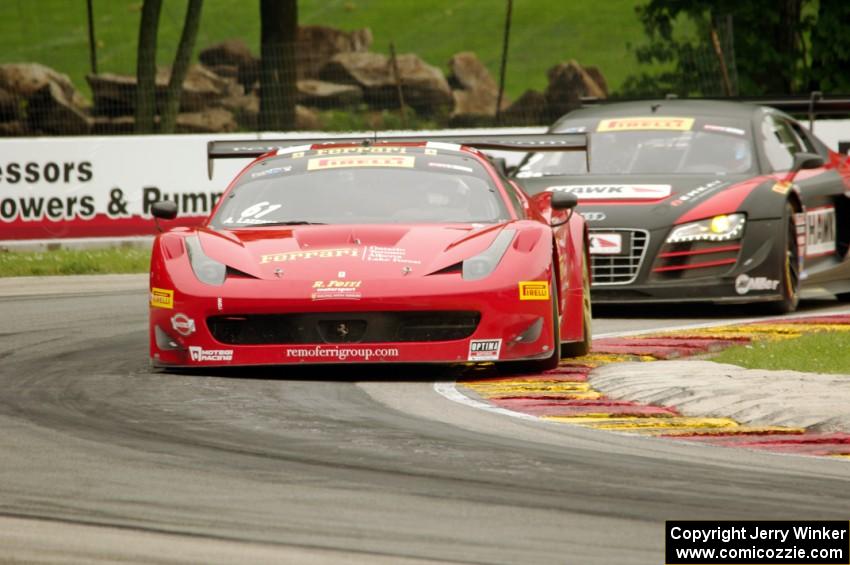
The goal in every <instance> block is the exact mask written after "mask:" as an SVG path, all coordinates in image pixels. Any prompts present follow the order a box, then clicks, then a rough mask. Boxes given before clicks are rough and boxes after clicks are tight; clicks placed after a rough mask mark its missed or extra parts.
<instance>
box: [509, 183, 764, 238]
mask: <svg viewBox="0 0 850 565" xmlns="http://www.w3.org/2000/svg"><path fill="white" fill-rule="evenodd" d="M757 178H758V180H757V182H756V183H755V184H760V183H761V182H763V179H761V178H760V177H757ZM752 180H753V177H752V176H747V175H698V174H693V175H691V174H688V175H628V176H624V175H582V176H559V177H541V178H528V179H522V184H523V186H524V187H525V188H526V190H527V191H528V192H529V193H531V194H534V193H538V192H542V191H554V190H563V191H566V192H572V193H574V194H576V195H577V196H578V199H579V207H578V211H579V212H580V213H582V214H583V215H584V216H585V218H586V219H587V221H588V225H589V227H590V228H594V227H603V226H612V227H613V226H615V225H616V226H622V227H641V228H644V229H650V230H652V229H657V228H661V227H665V226H669V225H670V224H674V223H677V222H678V221H679V219H680V218H682V217H685V216H686V215H688V214H690V213H691V212H692V211H693V210H695V209H696V207H698V206H700V205H703V204H704V203H706V202H708V201H713V203H715V204H718V205H719V209H722V208H723V201H724V200H725V199H726V196H728V195H729V194H730V191H733V192H740V187H741V186H742V185H745V184H746V185H747V186H748V187H749V185H752V184H753V183H752ZM750 190H751V188H750ZM735 201H737V202H740V200H739V199H737V198H732V199H730V206H731V207H732V208H734V207H735V206H734V205H733V204H732V203H733V202H735ZM731 211H733V210H724V212H731Z"/></svg>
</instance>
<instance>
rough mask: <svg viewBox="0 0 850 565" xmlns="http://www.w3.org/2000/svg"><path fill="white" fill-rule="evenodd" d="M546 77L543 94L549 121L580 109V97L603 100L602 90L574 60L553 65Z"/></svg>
mask: <svg viewBox="0 0 850 565" xmlns="http://www.w3.org/2000/svg"><path fill="white" fill-rule="evenodd" d="M546 75H547V77H548V78H549V85H548V86H547V87H546V93H545V94H546V103H547V105H548V117H549V119H550V120H555V119H557V118H559V117H560V116H562V115H564V114H566V113H567V112H569V111H571V110H575V109H576V108H579V107H581V97H582V96H592V97H594V98H605V92H604V91H603V90H602V88H600V86H599V85H598V84H596V81H595V80H593V77H592V76H591V75H590V74H589V73H588V72H587V71H585V70H584V68H583V67H582V66H581V65H579V64H578V62H576V61H575V60H570V61H567V62H566V63H559V64H557V65H555V66H554V67H552V68H550V69H549V70H548V71H547V72H546Z"/></svg>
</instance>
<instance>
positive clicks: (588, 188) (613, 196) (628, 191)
mask: <svg viewBox="0 0 850 565" xmlns="http://www.w3.org/2000/svg"><path fill="white" fill-rule="evenodd" d="M546 190H547V192H555V191H558V192H569V193H572V194H575V195H576V196H578V199H579V200H660V199H662V198H667V197H668V196H670V194H671V193H672V190H673V189H672V187H671V186H670V185H669V184H571V185H563V186H550V187H549V188H547V189H546Z"/></svg>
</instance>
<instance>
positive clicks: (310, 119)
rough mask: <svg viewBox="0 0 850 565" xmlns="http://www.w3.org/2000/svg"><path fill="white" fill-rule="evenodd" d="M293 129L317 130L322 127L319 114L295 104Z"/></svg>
mask: <svg viewBox="0 0 850 565" xmlns="http://www.w3.org/2000/svg"><path fill="white" fill-rule="evenodd" d="M295 129H299V130H309V131H319V130H321V129H322V122H321V120H319V115H318V114H317V113H316V112H314V111H313V110H311V109H310V108H305V107H304V106H300V105H296V106H295Z"/></svg>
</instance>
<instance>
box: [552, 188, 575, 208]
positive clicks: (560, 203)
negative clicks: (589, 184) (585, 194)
mask: <svg viewBox="0 0 850 565" xmlns="http://www.w3.org/2000/svg"><path fill="white" fill-rule="evenodd" d="M576 206H578V196H576V195H575V194H573V193H572V192H563V191H561V190H556V191H554V192H553V193H552V209H553V210H572V209H573V208H575V207H576Z"/></svg>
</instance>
